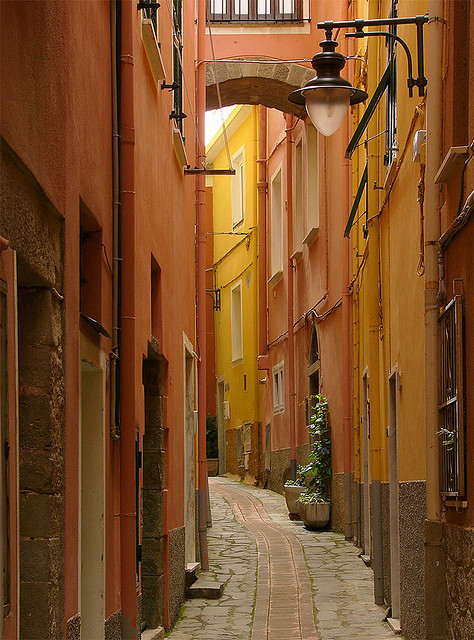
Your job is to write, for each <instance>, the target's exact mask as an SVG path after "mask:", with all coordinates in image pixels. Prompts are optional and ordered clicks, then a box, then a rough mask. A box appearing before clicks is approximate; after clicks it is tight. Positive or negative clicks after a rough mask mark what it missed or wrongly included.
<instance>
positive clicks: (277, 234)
mask: <svg viewBox="0 0 474 640" xmlns="http://www.w3.org/2000/svg"><path fill="white" fill-rule="evenodd" d="M270 216H271V243H272V245H271V250H270V255H271V275H272V277H273V276H275V275H277V274H281V273H282V272H283V211H282V193H281V168H280V169H278V171H277V172H276V173H275V175H274V176H273V178H272V180H271V188H270Z"/></svg>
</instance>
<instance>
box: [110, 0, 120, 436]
mask: <svg viewBox="0 0 474 640" xmlns="http://www.w3.org/2000/svg"><path fill="white" fill-rule="evenodd" d="M117 4H118V3H117V0H110V43H111V47H110V48H111V51H110V57H111V66H112V256H113V261H112V350H111V353H110V356H109V362H110V434H111V436H112V438H117V437H118V436H119V435H120V424H119V411H118V398H119V397H120V388H119V384H118V382H119V377H118V356H119V352H120V342H119V341H120V330H119V326H120V325H119V290H120V280H119V279H120V238H119V234H120V230H119V227H120V221H119V220H120V204H119V203H120V165H119V131H118V126H119V125H118V118H119V115H118V99H119V98H118V86H117V85H118V78H117V57H118V55H119V53H120V30H119V29H118V28H117V24H118V23H117V14H118V7H117Z"/></svg>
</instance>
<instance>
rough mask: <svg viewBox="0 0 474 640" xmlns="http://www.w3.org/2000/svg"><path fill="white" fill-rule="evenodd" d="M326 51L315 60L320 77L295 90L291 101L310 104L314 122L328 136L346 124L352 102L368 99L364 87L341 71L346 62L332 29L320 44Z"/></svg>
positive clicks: (311, 116) (309, 111)
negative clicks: (358, 86)
mask: <svg viewBox="0 0 474 640" xmlns="http://www.w3.org/2000/svg"><path fill="white" fill-rule="evenodd" d="M320 46H321V47H322V49H323V50H322V51H321V52H320V53H317V54H316V55H315V56H314V58H313V59H312V61H311V65H312V67H313V69H314V70H315V71H316V74H317V75H316V77H315V78H312V79H311V80H309V81H308V82H307V83H306V84H305V86H304V87H302V88H301V89H296V91H292V92H291V93H290V95H289V96H288V100H289V101H290V102H293V103H294V104H300V105H306V111H307V112H308V115H309V117H310V118H311V121H312V123H313V124H314V126H315V127H316V129H317V130H318V131H320V132H321V133H322V134H323V135H324V136H330V135H332V134H333V133H334V132H335V131H336V130H337V129H338V128H339V127H340V125H341V124H342V121H343V120H344V118H345V116H346V113H347V109H348V107H349V104H358V103H359V102H362V101H363V100H366V99H367V97H368V96H367V94H366V92H365V91H361V89H355V88H354V87H353V86H352V85H351V83H350V82H349V81H348V80H345V79H344V78H341V75H340V72H341V71H342V69H343V68H344V66H345V64H346V60H345V58H344V56H343V55H342V54H340V53H336V51H335V49H336V47H337V46H338V43H337V42H336V41H335V40H332V37H331V31H326V40H323V41H322V42H321V43H320Z"/></svg>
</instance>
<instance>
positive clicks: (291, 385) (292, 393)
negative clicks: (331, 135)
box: [285, 115, 296, 480]
mask: <svg viewBox="0 0 474 640" xmlns="http://www.w3.org/2000/svg"><path fill="white" fill-rule="evenodd" d="M285 119H286V129H285V135H286V209H287V243H288V244H287V253H288V373H289V376H288V378H289V380H288V393H289V400H290V471H291V479H292V480H296V424H295V423H296V416H295V412H296V411H295V409H296V390H295V334H294V331H293V324H294V311H293V298H294V270H293V269H294V267H293V258H292V257H291V256H292V254H293V244H294V243H293V144H294V142H293V137H292V133H291V132H292V130H293V120H294V118H293V116H290V115H286V116H285Z"/></svg>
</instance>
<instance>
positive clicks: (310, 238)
mask: <svg viewBox="0 0 474 640" xmlns="http://www.w3.org/2000/svg"><path fill="white" fill-rule="evenodd" d="M318 236H319V227H313V228H312V229H310V230H309V232H308V233H307V234H306V236H305V237H304V238H303V244H305V245H307V246H308V247H310V246H311V245H312V244H313V242H314V241H315V240H316V238H317V237H318Z"/></svg>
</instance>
